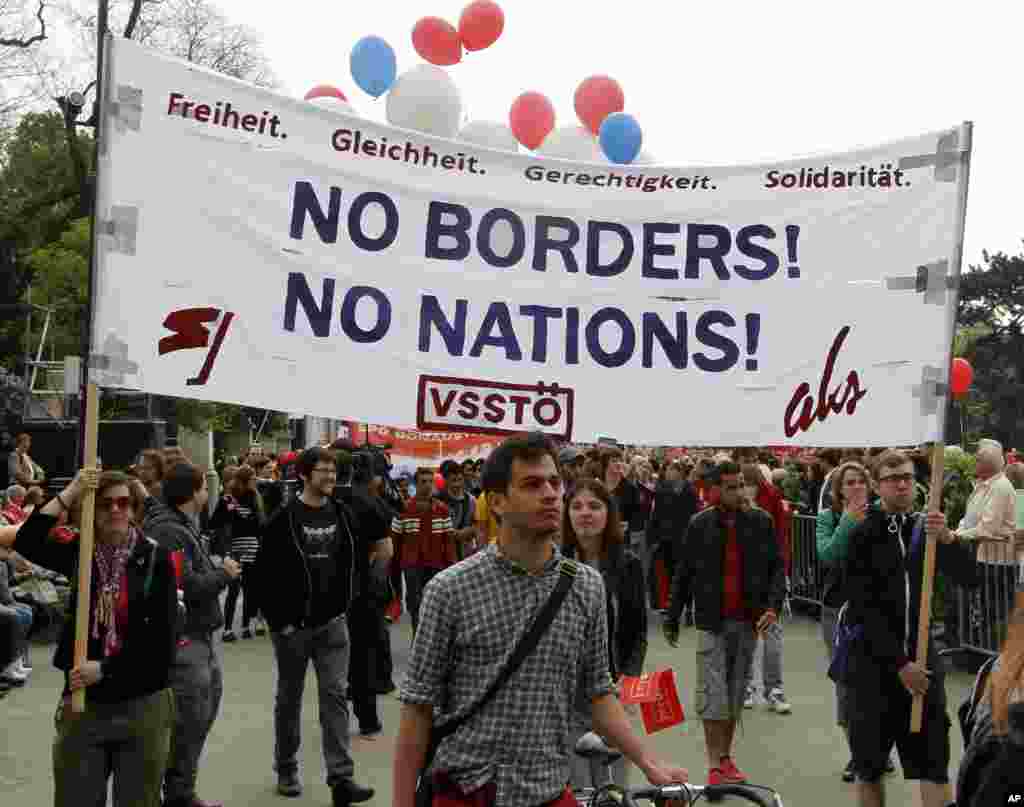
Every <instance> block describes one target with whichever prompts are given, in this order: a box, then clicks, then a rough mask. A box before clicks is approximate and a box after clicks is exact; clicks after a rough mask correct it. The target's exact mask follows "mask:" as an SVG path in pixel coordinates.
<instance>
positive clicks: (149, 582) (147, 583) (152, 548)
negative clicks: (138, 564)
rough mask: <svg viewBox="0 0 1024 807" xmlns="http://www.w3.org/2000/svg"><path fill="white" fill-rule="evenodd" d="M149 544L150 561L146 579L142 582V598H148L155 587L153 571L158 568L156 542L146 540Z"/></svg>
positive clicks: (147, 565)
mask: <svg viewBox="0 0 1024 807" xmlns="http://www.w3.org/2000/svg"><path fill="white" fill-rule="evenodd" d="M146 542H147V543H148V544H149V561H148V562H147V563H146V578H145V580H143V582H142V596H143V597H148V596H149V590H150V589H151V588H152V587H153V569H154V568H156V550H157V544H156V541H153V540H152V539H150V538H147V539H146Z"/></svg>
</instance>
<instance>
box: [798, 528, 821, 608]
mask: <svg viewBox="0 0 1024 807" xmlns="http://www.w3.org/2000/svg"><path fill="white" fill-rule="evenodd" d="M816 525H817V519H816V518H815V517H814V516H793V526H792V529H791V531H790V536H789V540H790V548H791V549H792V553H793V568H792V571H791V573H790V576H789V582H790V594H789V596H790V598H791V599H793V600H796V601H797V602H802V603H807V604H810V605H816V606H817V607H819V608H820V607H821V603H822V593H823V590H824V570H823V568H822V565H821V564H820V563H818V547H817V544H816V542H815V536H814V531H815V527H816Z"/></svg>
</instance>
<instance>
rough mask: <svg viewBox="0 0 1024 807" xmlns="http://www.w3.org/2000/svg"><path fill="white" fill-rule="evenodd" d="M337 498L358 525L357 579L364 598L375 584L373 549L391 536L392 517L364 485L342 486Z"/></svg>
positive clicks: (379, 500)
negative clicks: (373, 546) (372, 574)
mask: <svg viewBox="0 0 1024 807" xmlns="http://www.w3.org/2000/svg"><path fill="white" fill-rule="evenodd" d="M335 496H336V497H337V499H338V501H340V502H342V503H343V504H345V505H346V506H347V507H348V508H349V510H350V512H351V513H352V515H353V516H354V517H355V523H354V524H353V525H352V531H353V534H354V537H355V541H356V546H355V551H356V557H355V566H354V568H355V577H356V592H355V595H356V596H364V595H366V594H367V593H369V591H370V589H371V586H372V581H371V579H370V571H371V570H370V563H369V558H370V546H371V545H372V544H375V543H376V542H377V541H383V540H384V539H385V538H387V537H388V535H390V532H391V518H393V516H391V515H390V514H389V512H388V510H387V505H386V504H384V502H383V501H382V500H381V499H379V498H377V497H376V496H373V495H371V494H370V493H369V492H368V491H367V490H366V487H365V486H363V485H360V486H358V487H353V486H352V485H339V486H338V487H337V488H335Z"/></svg>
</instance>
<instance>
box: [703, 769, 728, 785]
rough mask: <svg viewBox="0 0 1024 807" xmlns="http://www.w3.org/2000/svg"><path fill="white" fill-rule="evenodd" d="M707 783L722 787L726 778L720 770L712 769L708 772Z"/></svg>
mask: <svg viewBox="0 0 1024 807" xmlns="http://www.w3.org/2000/svg"><path fill="white" fill-rule="evenodd" d="M707 783H708V784H709V785H724V784H725V783H726V778H725V774H724V773H722V769H721V768H712V769H711V770H709V771H708V781H707Z"/></svg>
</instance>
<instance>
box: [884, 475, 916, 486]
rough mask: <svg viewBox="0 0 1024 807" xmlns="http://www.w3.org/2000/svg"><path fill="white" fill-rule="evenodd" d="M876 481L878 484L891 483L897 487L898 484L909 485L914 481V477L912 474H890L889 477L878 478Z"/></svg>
mask: <svg viewBox="0 0 1024 807" xmlns="http://www.w3.org/2000/svg"><path fill="white" fill-rule="evenodd" d="M878 481H879V482H892V483H893V484H894V485H898V484H901V483H903V484H907V485H909V484H910V483H911V482H913V481H914V475H913V474H891V475H890V476H880V477H879V478H878Z"/></svg>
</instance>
